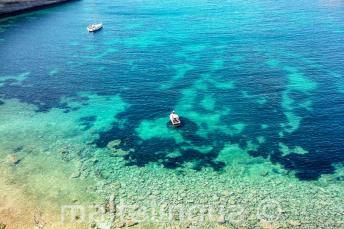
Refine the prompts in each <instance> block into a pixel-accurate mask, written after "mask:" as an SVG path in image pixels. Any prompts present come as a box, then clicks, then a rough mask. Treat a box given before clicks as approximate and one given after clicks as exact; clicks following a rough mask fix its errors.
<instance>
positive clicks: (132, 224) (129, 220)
mask: <svg viewBox="0 0 344 229" xmlns="http://www.w3.org/2000/svg"><path fill="white" fill-rule="evenodd" d="M137 224H138V222H136V221H133V220H132V219H128V220H127V221H126V223H125V225H126V226H127V227H132V226H135V225H137Z"/></svg>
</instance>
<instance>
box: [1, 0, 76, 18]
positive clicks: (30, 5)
mask: <svg viewBox="0 0 344 229" xmlns="http://www.w3.org/2000/svg"><path fill="white" fill-rule="evenodd" d="M67 1H70V0H0V17H3V16H9V15H12V14H17V13H20V12H24V11H27V10H33V9H37V8H42V7H46V6H50V5H55V4H58V3H64V2H67Z"/></svg>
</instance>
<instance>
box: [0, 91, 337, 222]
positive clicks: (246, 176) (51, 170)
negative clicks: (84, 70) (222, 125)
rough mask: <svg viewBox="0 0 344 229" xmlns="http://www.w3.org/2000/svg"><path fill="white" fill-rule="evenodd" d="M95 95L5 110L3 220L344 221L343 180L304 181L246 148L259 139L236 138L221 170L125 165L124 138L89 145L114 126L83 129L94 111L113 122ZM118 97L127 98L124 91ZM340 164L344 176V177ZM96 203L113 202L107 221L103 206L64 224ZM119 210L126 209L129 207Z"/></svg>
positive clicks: (9, 105) (0, 153)
mask: <svg viewBox="0 0 344 229" xmlns="http://www.w3.org/2000/svg"><path fill="white" fill-rule="evenodd" d="M89 96H90V97H91V98H94V100H95V101H97V102H95V101H93V100H92V99H90V101H89V102H88V103H87V104H84V105H81V104H79V105H80V106H81V107H82V108H81V109H79V110H75V111H70V112H68V113H64V112H63V109H52V110H51V111H49V112H35V110H36V108H35V107H34V106H32V105H27V104H24V103H21V102H19V101H16V100H8V101H5V104H3V105H2V106H0V112H1V114H2V115H3V116H2V117H4V119H1V121H0V132H1V138H0V141H1V144H0V147H1V148H0V157H1V158H0V162H1V168H0V171H1V177H2V179H1V183H2V185H1V189H0V199H1V205H0V219H1V223H4V224H6V225H7V227H6V228H32V226H33V225H35V224H44V228H61V225H62V227H64V228H88V227H90V226H94V227H99V228H110V226H111V225H116V226H123V225H125V224H127V225H131V224H136V223H138V224H137V225H135V227H148V228H153V227H157V228H166V227H170V228H175V227H176V226H177V225H180V226H181V227H182V228H183V227H187V226H195V227H203V228H216V227H229V228H235V227H244V228H252V227H265V228H266V227H271V228H274V227H282V228H290V227H296V226H297V227H301V228H310V227H311V228H312V227H326V225H327V226H338V225H340V224H341V223H342V221H340V219H341V216H342V214H343V200H342V196H343V190H344V189H343V184H342V183H341V182H340V181H336V179H335V177H334V176H332V175H323V177H322V178H321V179H319V180H318V181H313V182H301V181H299V180H298V179H296V178H295V177H294V176H293V175H292V174H289V173H288V172H287V171H285V170H284V169H282V168H281V167H279V166H276V165H272V164H271V162H270V161H269V160H266V159H263V158H252V157H251V156H249V155H248V153H247V151H248V150H249V148H250V147H254V145H249V146H248V147H249V148H242V147H240V146H239V145H238V144H234V143H233V144H231V143H230V142H229V143H228V144H227V145H226V146H225V147H224V148H223V150H222V151H221V152H220V153H219V156H218V158H217V160H218V161H222V162H226V167H225V168H224V170H223V171H221V172H217V171H214V170H212V169H210V168H205V169H202V170H200V171H196V170H194V169H193V167H192V163H191V162H190V163H189V164H190V166H189V165H188V163H186V164H185V165H184V166H183V167H180V168H177V169H175V170H173V169H167V168H164V167H161V166H160V165H159V163H150V164H149V165H147V166H144V167H137V166H128V165H126V160H125V159H124V158H123V156H125V155H126V154H127V152H125V151H123V150H121V149H119V148H117V146H118V144H119V142H118V141H113V142H112V143H111V144H110V145H109V146H108V147H106V148H104V149H99V148H97V147H95V146H94V145H92V144H85V142H92V138H94V137H96V135H97V134H96V133H97V132H96V129H92V128H99V126H101V128H108V127H106V126H104V125H100V124H99V125H94V126H93V127H92V128H90V129H88V130H86V131H85V128H84V125H83V124H80V118H81V117H83V116H85V115H87V116H89V115H90V114H91V113H92V114H93V115H100V116H102V117H104V118H105V117H106V115H104V114H102V113H99V112H98V111H99V109H94V111H92V112H91V110H92V109H91V108H92V107H93V106H95V105H94V104H102V103H101V101H108V100H109V99H110V100H111V98H103V97H97V96H93V95H89ZM113 99H114V100H115V101H116V104H122V102H120V99H119V98H118V97H114V98H113ZM109 104H112V103H109ZM99 106H100V107H101V106H102V105H99ZM119 107H123V108H121V109H119V112H120V111H123V110H124V109H125V107H126V106H125V105H124V104H123V105H121V106H119ZM113 111H114V113H111V115H109V117H110V116H111V117H113V120H112V121H114V122H116V113H117V111H115V110H113ZM90 112H91V113H90ZM85 132H87V133H85ZM260 141H263V139H260ZM176 154H178V152H174V153H172V152H171V155H170V156H171V157H173V156H175V155H176ZM337 169H338V171H337V176H338V174H340V173H344V170H343V169H342V168H340V167H338V168H337ZM341 171H342V172H341ZM288 174H289V175H288ZM112 195H113V202H114V206H115V208H117V211H116V213H114V216H115V217H114V218H113V219H111V214H109V206H108V203H109V199H111V196H112ZM98 204H100V205H99V206H103V207H104V206H105V208H104V209H106V211H107V212H106V213H105V218H104V219H102V218H101V217H100V215H101V214H100V213H99V212H97V211H96V213H93V214H96V216H95V217H94V218H92V217H90V214H91V213H90V212H89V211H88V212H86V213H85V214H86V216H85V215H82V212H78V213H76V215H75V217H76V218H75V219H71V218H70V216H71V213H69V214H66V216H65V217H66V218H65V221H64V224H61V223H62V222H61V217H62V216H61V208H62V207H63V206H66V205H68V206H71V205H74V206H84V207H85V208H87V207H89V206H98ZM120 206H125V207H124V210H122V212H121V211H119V209H118V208H120ZM171 209H172V211H171ZM178 209H179V210H178ZM110 210H111V209H110ZM171 212H172V213H171ZM180 212H182V215H181V214H180ZM110 213H111V212H110ZM80 214H81V215H80ZM99 214H100V215H99ZM222 216H223V217H222ZM80 217H81V218H80ZM99 217H100V218H99ZM89 218H90V219H91V220H90V219H89ZM100 219H102V220H100Z"/></svg>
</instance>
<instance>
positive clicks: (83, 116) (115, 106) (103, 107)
mask: <svg viewBox="0 0 344 229" xmlns="http://www.w3.org/2000/svg"><path fill="white" fill-rule="evenodd" d="M78 97H79V98H83V100H81V101H78V100H75V99H74V98H62V99H61V103H63V104H65V105H66V106H67V107H68V110H69V111H70V112H68V113H67V114H66V116H68V115H71V116H74V117H75V118H78V119H79V120H80V121H81V125H86V126H87V125H90V127H91V130H93V131H101V130H102V131H103V130H105V129H108V128H110V127H111V125H112V124H113V123H117V125H118V126H119V127H123V123H124V122H125V120H124V119H118V118H117V115H118V114H120V113H122V112H124V111H125V110H126V109H127V108H128V107H129V105H128V104H127V103H126V102H124V101H123V99H122V98H121V97H120V96H119V95H115V96H98V95H96V94H88V93H79V94H78ZM73 111H75V112H73ZM88 121H90V122H91V123H89V122H88Z"/></svg>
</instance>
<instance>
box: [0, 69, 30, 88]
mask: <svg viewBox="0 0 344 229" xmlns="http://www.w3.org/2000/svg"><path fill="white" fill-rule="evenodd" d="M29 75H30V72H24V73H21V74H18V75H6V76H0V87H2V86H4V84H5V83H8V84H10V85H21V83H22V81H24V80H25V79H26V78H27V77H28V76H29Z"/></svg>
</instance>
